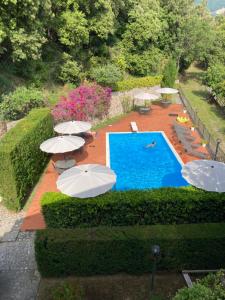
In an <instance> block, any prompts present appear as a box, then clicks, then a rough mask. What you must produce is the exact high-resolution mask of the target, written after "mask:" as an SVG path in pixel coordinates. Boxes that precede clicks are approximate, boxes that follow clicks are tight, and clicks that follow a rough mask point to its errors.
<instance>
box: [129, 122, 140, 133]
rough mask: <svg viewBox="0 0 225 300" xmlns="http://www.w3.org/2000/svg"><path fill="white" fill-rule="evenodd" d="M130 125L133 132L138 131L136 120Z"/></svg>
mask: <svg viewBox="0 0 225 300" xmlns="http://www.w3.org/2000/svg"><path fill="white" fill-rule="evenodd" d="M130 127H131V129H132V131H133V132H138V127H137V123H136V122H130Z"/></svg>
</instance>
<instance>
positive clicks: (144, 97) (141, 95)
mask: <svg viewBox="0 0 225 300" xmlns="http://www.w3.org/2000/svg"><path fill="white" fill-rule="evenodd" d="M134 98H135V100H144V101H147V100H149V101H151V100H157V99H159V95H155V94H149V93H138V94H136V95H135V96H134Z"/></svg>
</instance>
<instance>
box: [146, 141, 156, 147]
mask: <svg viewBox="0 0 225 300" xmlns="http://www.w3.org/2000/svg"><path fill="white" fill-rule="evenodd" d="M155 146H156V141H152V142H151V144H148V145H147V146H145V148H154V147H155Z"/></svg>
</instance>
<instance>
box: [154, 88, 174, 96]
mask: <svg viewBox="0 0 225 300" xmlns="http://www.w3.org/2000/svg"><path fill="white" fill-rule="evenodd" d="M156 92H157V93H159V94H166V95H172V94H177V93H179V91H178V90H176V89H172V88H161V89H158V90H156Z"/></svg>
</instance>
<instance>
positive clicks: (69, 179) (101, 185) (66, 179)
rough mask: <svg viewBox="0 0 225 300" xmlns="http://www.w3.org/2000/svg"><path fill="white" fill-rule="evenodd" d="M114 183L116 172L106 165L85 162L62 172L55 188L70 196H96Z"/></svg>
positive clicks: (107, 189)
mask: <svg viewBox="0 0 225 300" xmlns="http://www.w3.org/2000/svg"><path fill="white" fill-rule="evenodd" d="M115 183H116V174H115V173H114V172H113V171H112V170H111V169H110V168H108V167H106V166H102V165H97V164H87V165H80V166H77V167H73V168H71V169H69V170H67V171H65V172H63V173H62V174H61V175H60V176H59V178H58V180H57V188H58V189H59V190H60V191H61V192H62V193H64V194H66V195H68V196H71V197H78V198H89V197H96V196H98V195H100V194H104V193H105V192H107V191H109V190H110V189H111V188H112V187H113V185H114V184H115Z"/></svg>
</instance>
